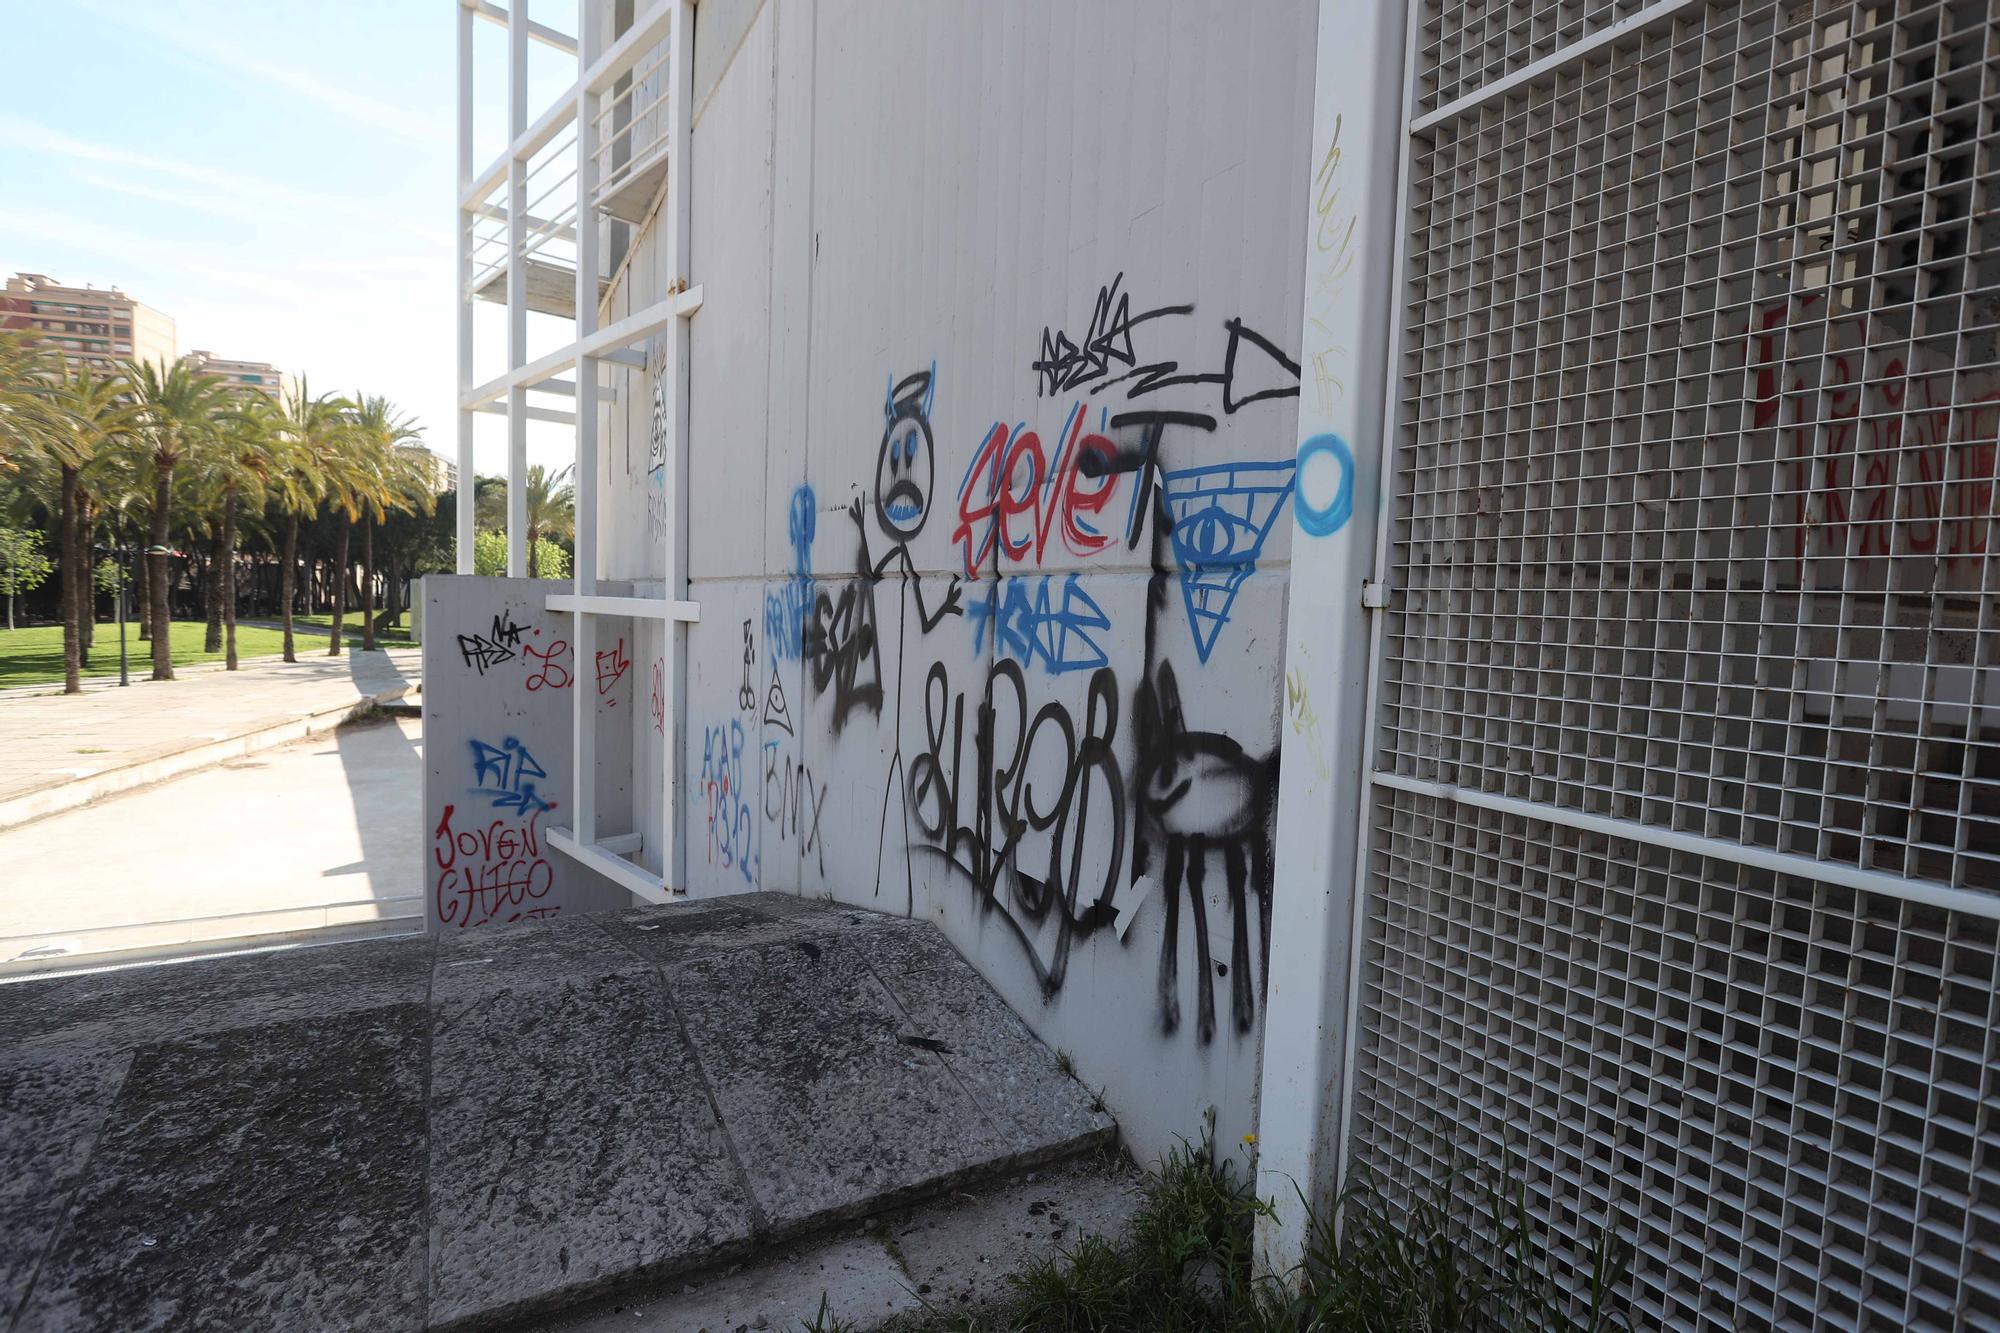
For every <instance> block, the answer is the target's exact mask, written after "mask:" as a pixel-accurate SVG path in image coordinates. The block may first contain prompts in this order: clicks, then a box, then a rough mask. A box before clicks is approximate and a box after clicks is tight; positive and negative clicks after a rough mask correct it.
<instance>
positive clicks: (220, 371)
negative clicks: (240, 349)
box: [181, 350, 292, 402]
mask: <svg viewBox="0 0 2000 1333" xmlns="http://www.w3.org/2000/svg"><path fill="white" fill-rule="evenodd" d="M181 360H183V361H185V362H186V363H187V365H188V368H189V369H190V370H195V371H199V372H200V373H202V374H204V375H215V376H217V377H219V378H221V379H224V380H227V381H228V382H229V383H231V384H239V385H243V386H244V387H246V388H251V389H255V390H257V391H258V392H259V393H263V394H266V395H268V396H270V397H272V398H276V399H278V400H279V401H280V402H282V401H283V400H284V396H285V391H286V390H287V389H289V388H291V386H292V377H291V376H290V375H287V374H286V373H285V372H284V371H282V370H280V369H278V368H277V367H276V366H274V365H272V364H271V363H270V362H269V361H236V360H232V359H231V358H229V357H226V356H217V355H216V354H215V353H213V352H204V351H200V350H196V351H192V352H189V353H188V354H187V355H186V356H184V357H182V358H181Z"/></svg>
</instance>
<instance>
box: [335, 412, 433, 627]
mask: <svg viewBox="0 0 2000 1333" xmlns="http://www.w3.org/2000/svg"><path fill="white" fill-rule="evenodd" d="M353 403H354V407H353V409H352V411H351V412H349V414H348V420H349V422H350V424H351V425H352V427H353V433H354V435H353V437H354V441H355V445H356V452H357V454H358V456H359V457H358V461H360V462H361V463H362V464H363V465H364V466H365V467H366V469H367V472H368V474H369V475H368V480H369V482H370V483H371V484H370V485H369V486H368V487H367V488H366V489H365V491H363V492H362V494H361V496H360V499H361V520H362V523H361V647H362V648H363V650H364V651H372V650H373V649H374V647H375V526H376V524H378V523H380V522H382V521H383V520H384V519H386V518H388V517H389V510H390V509H391V508H392V507H393V508H396V509H402V508H404V507H406V506H407V505H408V504H409V503H410V500H411V485H410V482H411V475H412V468H411V463H410V459H409V457H408V455H406V454H405V453H404V452H403V446H404V445H408V444H414V443H416V442H417V441H418V440H419V439H421V438H422V435H423V430H422V428H420V427H419V426H418V425H417V423H416V422H415V421H414V420H412V419H411V418H409V417H407V416H403V415H399V414H398V413H397V411H396V407H395V404H393V403H391V402H390V401H389V400H388V399H387V398H383V397H380V396H376V397H366V396H364V395H361V394H356V395H355V396H354V398H353Z"/></svg>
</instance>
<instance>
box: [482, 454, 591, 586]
mask: <svg viewBox="0 0 2000 1333" xmlns="http://www.w3.org/2000/svg"><path fill="white" fill-rule="evenodd" d="M574 470H575V469H574V467H573V466H572V467H564V468H559V469H557V470H556V471H554V472H550V471H549V470H548V469H547V468H545V467H543V466H542V465H541V464H539V463H537V464H536V465H535V466H533V467H531V468H529V469H528V475H527V478H526V482H525V485H524V486H523V488H522V489H523V490H524V491H526V493H527V497H528V531H527V533H526V539H527V548H528V577H529V578H531V579H537V578H541V577H542V573H541V548H542V545H543V543H542V538H544V537H546V538H550V539H552V540H554V541H574V540H575V539H576V486H575V484H574V483H573V482H572V481H571V476H570V474H571V473H572V472H573V471H574ZM473 487H474V489H473V494H474V500H473V504H474V506H475V508H474V511H473V512H474V516H475V521H476V522H477V523H478V524H479V526H480V527H482V528H493V529H497V530H499V531H501V532H505V531H506V527H507V482H506V481H505V480H504V479H502V478H497V477H496V478H490V479H489V478H486V477H480V478H478V479H477V480H476V481H475V482H474V483H473ZM503 549H504V548H503ZM500 572H501V573H503V574H504V573H505V572H506V570H505V569H504V568H502V569H501V570H500ZM549 577H550V578H557V577H561V576H560V575H554V574H551V575H549Z"/></svg>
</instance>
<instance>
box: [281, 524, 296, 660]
mask: <svg viewBox="0 0 2000 1333" xmlns="http://www.w3.org/2000/svg"><path fill="white" fill-rule="evenodd" d="M298 579H299V516H298V515H297V514H295V513H293V514H286V515H285V554H284V556H283V558H282V559H280V560H279V561H278V605H279V606H280V607H282V608H283V615H282V617H281V618H282V619H283V620H284V622H285V660H286V661H287V662H296V661H298V660H299V655H298V653H297V652H296V651H295V650H294V649H293V647H292V594H293V593H294V592H295V591H297V588H296V585H297V583H298Z"/></svg>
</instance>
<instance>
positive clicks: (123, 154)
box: [0, 0, 575, 472]
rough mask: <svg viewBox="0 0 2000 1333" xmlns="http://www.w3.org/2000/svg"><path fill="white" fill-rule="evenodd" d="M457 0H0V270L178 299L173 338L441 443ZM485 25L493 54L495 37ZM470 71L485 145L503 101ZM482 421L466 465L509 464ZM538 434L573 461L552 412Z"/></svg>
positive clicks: (554, 78)
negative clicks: (377, 412) (372, 402)
mask: <svg viewBox="0 0 2000 1333" xmlns="http://www.w3.org/2000/svg"><path fill="white" fill-rule="evenodd" d="M550 8H555V9H563V8H566V9H567V11H568V13H569V15H571V16H572V19H571V21H572V22H573V15H574V12H575V9H574V5H569V6H561V5H556V6H547V5H537V6H536V7H535V9H534V11H533V12H534V16H535V17H536V18H538V19H547V20H549V21H554V22H561V23H563V26H564V27H568V26H570V23H569V22H564V21H563V20H562V19H561V18H560V17H559V16H558V15H556V14H555V13H547V14H545V13H544V12H543V11H544V10H545V9H550ZM455 9H456V5H455V4H454V3H452V0H336V3H331V4H329V3H324V2H321V3H306V0H168V2H165V3H148V2H146V0H61V2H60V3H47V0H0V49H4V50H5V51H6V54H7V60H6V64H7V75H6V78H5V79H4V81H0V274H12V273H14V272H15V271H17V270H26V271H29V272H40V273H47V274H49V275H50V276H52V277H55V278H57V279H59V280H61V281H64V282H70V283H84V282H90V283H94V284H96V285H98V286H110V285H116V286H119V287H122V288H123V289H124V290H125V291H126V292H128V293H129V294H131V295H132V296H134V297H136V298H137V299H139V300H141V301H144V302H145V303H146V304H148V305H151V306H154V307H156V308H158V309H160V310H163V311H165V312H166V313H168V314H169V315H172V316H173V317H174V319H175V321H176V323H177V324H178V333H179V340H180V348H181V350H182V351H184V352H185V351H188V350H190V349H192V348H196V347H200V348H206V349H208V350H210V351H213V352H215V353H217V354H218V355H221V356H229V357H243V358H247V359H253V360H268V361H273V362H276V363H278V364H280V365H282V366H283V367H284V368H285V369H287V370H289V371H291V372H292V373H294V374H297V373H299V372H301V371H303V372H305V373H306V374H307V375H308V376H309V377H310V382H311V385H312V388H313V389H314V391H315V392H320V391H325V390H338V391H341V392H352V391H355V390H364V391H366V392H369V393H381V394H386V395H387V396H388V397H390V398H391V399H393V400H395V401H396V402H397V403H398V404H399V405H401V406H402V407H403V408H404V409H405V410H406V411H409V412H412V413H414V414H416V415H417V416H418V417H419V418H420V419H421V421H422V422H423V424H424V425H425V427H426V440H427V442H428V443H429V444H430V445H431V446H432V447H433V448H435V449H437V450H439V451H440V452H443V453H446V454H449V453H451V452H452V450H453V449H454V447H455V446H454V429H455V427H454V423H453V418H452V416H451V415H450V414H451V410H452V395H453V389H454V381H455V379H456V366H457V355H456V350H455V341H454V340H455V336H456V334H455V328H456V326H455V322H454V317H453V306H452V292H451V285H452V262H453V261H452V239H451V226H452V215H453V207H452V195H453V189H454V184H455V180H456V175H457V165H456V150H455V146H454V145H455V143H456V129H455V127H454V123H453V122H454V116H455V111H456V108H455V105H454V102H455V82H454V74H453V61H454V54H455V49H456V37H455V29H454V11H455ZM476 26H477V28H478V29H479V30H480V33H479V38H478V40H479V42H480V49H481V60H482V62H484V63H483V64H482V69H484V70H494V71H495V72H497V70H498V65H497V61H498V58H499V57H500V55H501V52H502V50H503V49H504V34H503V33H502V31H501V30H500V29H499V28H497V27H495V26H493V25H491V24H486V23H481V24H478V25H476ZM549 55H550V57H551V58H552V59H556V58H555V57H554V54H553V53H549ZM544 71H546V72H547V73H548V75H549V77H548V78H542V77H539V76H540V75H542V74H543V73H544ZM536 72H537V75H538V78H537V83H538V84H540V85H542V86H543V87H546V88H548V90H549V91H550V92H551V93H552V92H553V91H555V89H556V88H559V87H560V86H561V84H562V83H563V82H565V81H566V79H565V78H564V77H563V76H562V72H561V71H560V70H558V69H554V68H549V66H548V65H547V64H545V63H544V62H543V61H542V60H541V59H540V57H538V59H537V71H536ZM552 83H553V86H550V85H551V84H552ZM475 86H476V87H478V91H479V92H480V93H481V96H480V99H479V100H480V103H481V106H482V115H481V116H480V118H479V119H480V123H481V127H482V129H484V130H486V131H487V132H486V133H483V134H481V135H480V136H479V137H478V139H477V140H476V151H475V158H476V159H477V160H478V161H479V162H480V163H481V164H482V165H483V163H484V162H485V161H486V160H487V159H488V158H490V156H491V155H492V154H493V153H495V152H497V151H499V146H500V132H499V131H500V122H501V119H502V114H503V113H502V112H501V110H500V108H499V106H498V104H497V103H495V102H494V101H493V100H492V99H491V97H490V95H489V94H490V92H491V91H492V90H491V89H489V88H487V87H480V86H479V85H477V84H476V85H475ZM481 313H482V316H485V315H486V314H488V312H484V311H482V312H481ZM490 313H491V314H496V315H497V314H498V313H499V312H498V311H497V310H496V311H493V312H490ZM487 323H488V321H487V320H486V319H485V318H482V321H481V325H482V329H483V328H485V327H486V326H487ZM481 369H482V371H483V372H484V373H487V374H490V373H492V370H491V369H488V368H485V367H482V368H481ZM481 424H482V428H481V432H480V436H479V439H480V449H479V470H480V471H482V472H487V471H499V470H501V469H502V468H503V467H504V461H503V460H504V454H503V453H502V452H501V450H502V446H501V445H500V443H499V439H500V434H499V429H498V424H497V422H482V423H481ZM558 445H559V446H560V447H559V448H558V447H557V446H558ZM532 453H533V454H534V456H535V459H536V461H548V462H557V463H559V462H563V461H567V457H568V454H569V444H568V442H567V439H566V432H562V431H548V432H538V433H537V435H536V437H535V440H534V443H533V447H532Z"/></svg>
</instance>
